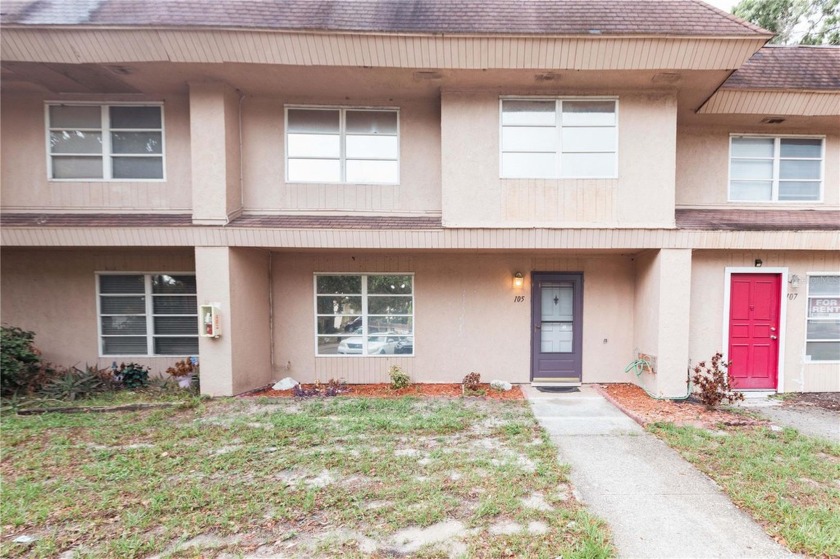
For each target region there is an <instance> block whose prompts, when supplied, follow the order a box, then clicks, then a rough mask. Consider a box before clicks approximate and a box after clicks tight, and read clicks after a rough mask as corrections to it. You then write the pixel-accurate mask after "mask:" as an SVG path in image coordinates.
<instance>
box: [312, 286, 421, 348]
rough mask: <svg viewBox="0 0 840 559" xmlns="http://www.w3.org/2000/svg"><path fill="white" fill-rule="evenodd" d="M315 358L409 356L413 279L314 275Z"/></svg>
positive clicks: (412, 325)
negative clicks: (320, 356)
mask: <svg viewBox="0 0 840 559" xmlns="http://www.w3.org/2000/svg"><path fill="white" fill-rule="evenodd" d="M315 318H316V320H315V322H316V326H315V330H316V331H315V337H316V347H317V353H318V355H393V354H407V355H413V354H414V276H411V275H405V274H400V275H389V274H376V275H374V274H369V275H344V274H342V275H316V276H315Z"/></svg>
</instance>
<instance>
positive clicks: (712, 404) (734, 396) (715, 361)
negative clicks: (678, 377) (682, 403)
mask: <svg viewBox="0 0 840 559" xmlns="http://www.w3.org/2000/svg"><path fill="white" fill-rule="evenodd" d="M729 365H730V364H729V363H727V362H726V361H724V360H723V354H721V353H715V354H714V355H713V356H712V359H711V361H710V362H709V363H708V364H706V362H705V361H701V362H700V363H698V364H697V365H696V366H695V367H694V369H693V372H694V374H693V375H692V376H691V382H692V383H694V388H695V391H694V394H695V395H696V396H697V398H698V399H699V400H700V401H701V402H702V403H703V405H704V406H706V407H707V408H709V409H712V408H716V407H717V406H719V405H720V403H721V402H724V401H726V402H728V403H730V404H732V403H735V402H739V401H742V400H743V399H744V395H743V394H741V393H740V392H735V391H734V390H733V387H734V385H735V382H734V380H735V379H730V377H729V375H727V371H728V370H729Z"/></svg>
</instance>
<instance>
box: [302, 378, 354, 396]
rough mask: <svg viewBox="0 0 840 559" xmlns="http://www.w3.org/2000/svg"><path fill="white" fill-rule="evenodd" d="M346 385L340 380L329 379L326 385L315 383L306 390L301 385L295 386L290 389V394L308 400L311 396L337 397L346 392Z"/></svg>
mask: <svg viewBox="0 0 840 559" xmlns="http://www.w3.org/2000/svg"><path fill="white" fill-rule="evenodd" d="M348 390H349V388H347V383H346V382H344V381H343V380H341V379H335V378H331V379H330V380H328V381H327V382H326V383H322V382H319V381H317V380H316V381H315V382H314V383H313V384H311V385H310V386H309V387H308V388H307V387H304V386H303V385H302V384H296V385H295V386H294V388H292V393H293V394H294V395H295V396H298V397H300V398H310V397H312V396H338V395H339V394H343V393H344V392H347V391H348Z"/></svg>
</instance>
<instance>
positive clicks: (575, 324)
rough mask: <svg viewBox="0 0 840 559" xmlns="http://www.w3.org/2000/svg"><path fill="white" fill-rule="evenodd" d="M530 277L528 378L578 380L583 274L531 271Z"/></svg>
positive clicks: (549, 381) (546, 381)
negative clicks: (529, 374)
mask: <svg viewBox="0 0 840 559" xmlns="http://www.w3.org/2000/svg"><path fill="white" fill-rule="evenodd" d="M531 277H532V278H533V282H534V283H533V286H532V288H531V310H532V312H531V382H533V383H536V384H580V382H581V365H582V362H583V359H582V357H583V351H582V350H583V336H582V333H583V324H582V321H581V317H582V316H583V274H580V273H573V274H572V273H569V274H556V273H542V272H534V273H533V274H532V275H531Z"/></svg>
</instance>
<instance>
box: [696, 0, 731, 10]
mask: <svg viewBox="0 0 840 559" xmlns="http://www.w3.org/2000/svg"><path fill="white" fill-rule="evenodd" d="M703 1H704V2H706V3H707V4H711V5H712V6H714V7H716V8H720V9H721V10H723V11H724V12H731V11H732V7H733V6H734V5H735V4H737V3H738V1H737V0H703Z"/></svg>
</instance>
